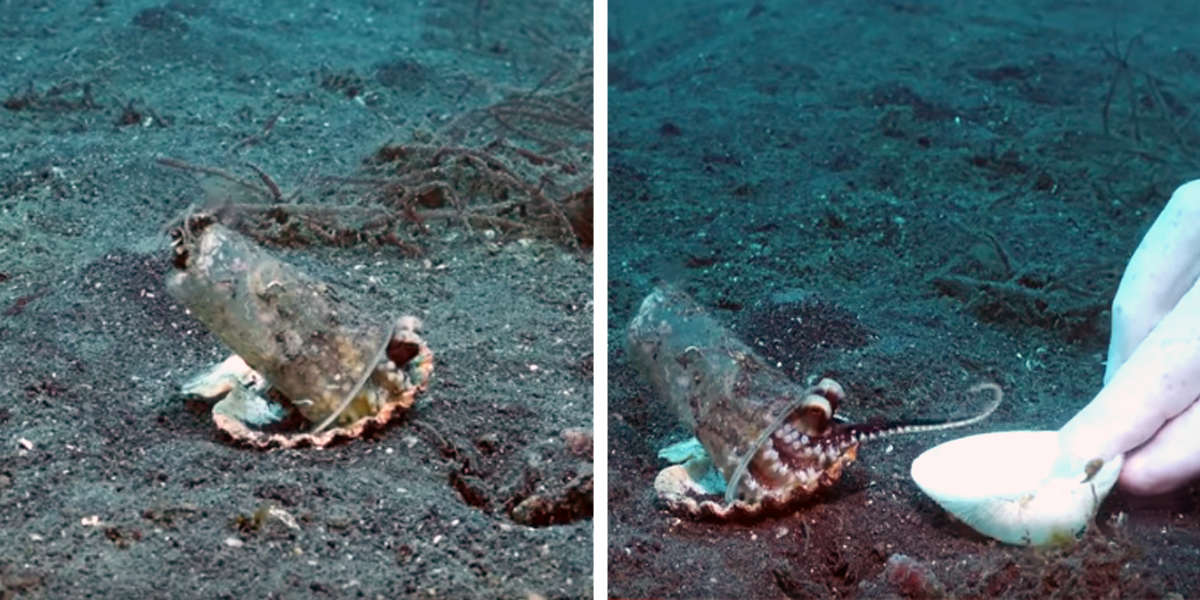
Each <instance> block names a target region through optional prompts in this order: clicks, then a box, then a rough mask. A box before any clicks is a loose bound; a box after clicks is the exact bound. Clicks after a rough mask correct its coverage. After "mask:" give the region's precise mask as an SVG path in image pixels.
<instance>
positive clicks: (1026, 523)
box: [912, 431, 1123, 546]
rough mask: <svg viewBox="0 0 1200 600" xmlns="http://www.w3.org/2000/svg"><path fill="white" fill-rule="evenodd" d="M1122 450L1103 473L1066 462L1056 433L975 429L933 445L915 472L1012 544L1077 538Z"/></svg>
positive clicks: (939, 497) (944, 501)
mask: <svg viewBox="0 0 1200 600" xmlns="http://www.w3.org/2000/svg"><path fill="white" fill-rule="evenodd" d="M1122 462H1123V457H1122V456H1117V457H1115V458H1113V459H1112V460H1109V461H1106V462H1105V463H1103V465H1101V466H1100V468H1099V470H1098V471H1096V472H1095V473H1093V474H1091V475H1090V476H1089V474H1088V473H1087V472H1086V470H1085V469H1084V468H1083V466H1080V465H1077V464H1074V465H1072V466H1065V465H1068V464H1069V462H1068V461H1065V460H1060V449H1059V443H1058V432H1056V431H1001V432H995V433H985V434H980V435H972V436H967V437H964V438H959V439H956V440H951V441H949V442H946V443H944V444H941V445H938V446H935V447H933V448H931V449H929V450H926V451H925V452H924V453H922V454H921V455H920V456H918V457H917V458H916V460H914V461H913V463H912V478H913V481H915V482H916V484H917V486H918V487H920V488H921V490H922V491H923V492H925V493H926V494H927V495H929V497H930V498H933V500H934V501H935V502H937V503H938V504H939V505H940V506H941V507H942V508H944V509H946V511H947V512H949V513H950V514H952V515H954V516H956V517H958V518H959V519H961V520H962V521H963V522H964V523H966V524H967V525H970V526H971V527H972V528H974V529H975V530H976V531H978V532H980V533H982V534H984V535H986V536H989V537H992V538H995V539H997V540H1000V541H1002V542H1005V543H1008V544H1019V545H1030V546H1043V545H1047V544H1059V543H1063V542H1064V541H1070V540H1073V539H1075V536H1076V535H1077V534H1079V533H1080V532H1081V531H1083V529H1084V528H1085V527H1086V526H1087V523H1088V522H1089V521H1090V520H1091V519H1092V517H1093V516H1095V514H1096V509H1097V508H1099V506H1100V502H1102V501H1103V500H1104V497H1105V496H1106V495H1108V492H1109V491H1110V490H1111V489H1112V487H1113V484H1115V483H1116V481H1117V475H1119V474H1120V472H1121V463H1122Z"/></svg>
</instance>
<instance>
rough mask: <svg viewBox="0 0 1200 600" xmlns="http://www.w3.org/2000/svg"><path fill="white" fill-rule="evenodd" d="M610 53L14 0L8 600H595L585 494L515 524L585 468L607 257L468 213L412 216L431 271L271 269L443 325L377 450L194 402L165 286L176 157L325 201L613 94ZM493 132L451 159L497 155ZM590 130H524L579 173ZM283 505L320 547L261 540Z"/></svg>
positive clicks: (307, 262)
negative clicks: (322, 181) (220, 424)
mask: <svg viewBox="0 0 1200 600" xmlns="http://www.w3.org/2000/svg"><path fill="white" fill-rule="evenodd" d="M591 39H592V38H591V6H590V2H559V1H550V0H545V1H543V0H529V1H527V2H474V1H467V0H461V1H428V2H374V1H357V0H349V1H346V2H337V3H296V2H269V3H239V2H227V1H221V0H212V1H209V0H195V1H192V0H181V1H173V2H169V3H166V4H156V3H154V2H105V1H96V2H82V1H81V2H8V1H5V2H0V50H2V51H0V57H2V61H3V65H4V68H3V69H0V96H2V97H3V98H4V100H5V103H4V107H3V108H0V132H2V133H0V597H2V598H6V599H7V598H13V597H19V598H25V597H28V598H43V597H44V598H355V597H361V598H397V597H429V598H468V597H480V598H500V597H545V598H563V597H572V598H574V597H587V596H590V595H591V590H592V578H591V573H592V570H591V553H592V550H591V548H592V544H591V539H592V532H591V529H592V523H591V520H590V518H589V515H590V512H587V513H586V514H585V513H584V507H583V505H582V503H581V502H580V503H577V505H576V506H574V507H573V508H574V509H577V510H576V512H575V513H574V514H573V517H572V518H571V519H570V520H569V522H566V523H562V524H557V525H552V526H546V527H530V526H526V525H522V524H518V523H516V522H514V521H513V520H512V519H511V518H509V516H508V509H509V508H511V507H512V506H513V504H515V503H516V502H517V501H520V500H521V499H523V498H527V497H529V496H530V495H532V494H542V495H544V497H547V498H554V497H556V495H561V494H563V493H565V492H567V491H569V490H576V491H579V490H582V489H583V487H582V485H581V482H584V481H587V480H588V478H590V476H591V475H590V473H591V464H590V455H589V452H588V451H586V449H583V448H575V450H578V452H572V450H571V448H568V447H567V444H566V442H565V441H564V439H563V436H562V434H563V432H564V431H566V430H583V431H584V432H590V429H591V415H592V404H593V403H592V369H591V358H592V357H591V352H592V345H591V340H592V336H591V332H592V288H591V271H592V268H591V255H590V251H589V250H586V249H585V250H577V249H573V248H571V247H570V245H569V244H563V243H560V241H558V240H552V239H549V238H548V237H547V236H542V235H524V234H519V233H518V234H505V233H501V234H500V235H492V234H494V233H496V232H495V231H492V232H489V231H486V229H487V228H486V227H472V228H471V230H470V231H468V230H467V228H465V227H462V226H459V225H457V224H448V223H446V222H445V221H444V220H443V221H438V222H434V221H429V222H425V223H424V225H425V231H424V232H422V231H419V230H420V229H421V227H420V226H419V225H417V224H415V223H413V222H409V221H403V222H402V223H400V224H399V225H398V226H397V234H398V235H399V236H400V238H401V239H403V240H405V241H406V242H408V243H410V244H411V245H413V246H416V247H419V248H420V249H421V250H422V251H423V254H422V255H421V256H418V257H412V256H408V255H406V254H405V253H404V252H401V251H400V250H399V249H398V248H397V247H395V246H387V245H379V244H350V245H348V246H346V247H336V246H331V245H325V244H312V245H308V246H305V247H300V248H295V249H289V250H277V251H278V252H279V253H280V254H281V255H282V256H283V257H284V258H285V259H286V260H289V261H291V262H293V263H296V264H298V265H300V266H301V267H302V268H304V269H305V270H307V271H308V272H309V273H311V274H313V275H316V276H318V277H320V278H322V279H325V280H327V281H330V282H332V283H334V284H335V285H339V286H342V287H343V288H345V289H350V290H353V291H355V292H356V293H357V295H358V296H361V298H362V302H363V303H364V305H365V306H366V307H367V308H368V309H369V310H372V311H376V312H378V314H380V315H388V314H392V315H395V314H415V315H417V316H419V317H420V318H421V319H423V321H424V323H425V336H426V339H427V340H428V342H429V345H430V346H431V347H432V349H433V351H434V353H435V354H436V357H437V362H438V366H437V370H436V372H435V376H434V383H433V385H432V387H431V388H430V390H429V391H428V392H427V393H426V394H424V395H423V396H421V397H420V398H419V399H418V402H417V405H416V406H415V409H414V410H413V411H412V413H411V414H410V415H408V416H407V418H405V419H401V420H399V421H398V422H394V423H393V424H392V425H391V426H390V427H387V428H385V429H383V430H382V431H376V432H374V433H372V434H370V435H369V436H368V438H367V439H363V440H354V441H350V442H347V443H344V444H341V445H338V446H336V447H333V448H328V449H324V450H314V449H299V450H287V451H279V450H276V451H268V452H263V451H257V450H252V449H247V448H244V447H241V446H239V445H238V444H235V443H233V442H232V441H231V440H230V439H228V438H227V437H226V436H224V435H222V434H220V433H219V432H218V431H217V430H216V429H215V428H214V427H213V425H212V423H211V422H210V419H209V415H208V406H207V405H205V404H204V403H202V402H199V401H195V400H185V399H182V398H179V397H177V395H176V390H177V389H178V386H179V384H180V383H181V382H182V381H184V380H185V379H187V378H188V377H189V376H191V375H193V374H194V373H196V372H197V371H200V370H201V369H203V368H205V367H207V366H209V365H210V364H212V363H214V362H215V361H217V360H219V359H221V358H223V357H224V356H225V355H226V354H227V351H226V350H225V349H224V348H222V347H221V345H220V343H219V342H218V341H217V340H216V338H215V337H213V336H212V335H211V334H210V333H208V332H207V331H205V329H204V327H203V326H202V325H200V324H199V323H197V322H196V321H194V320H192V319H191V318H190V317H188V316H186V315H185V314H184V312H183V309H182V307H181V306H179V305H178V304H177V303H176V302H175V301H173V300H172V299H171V298H170V297H169V296H168V295H167V294H166V293H165V290H164V288H163V280H164V276H165V274H166V272H167V270H168V268H169V266H170V259H171V255H170V252H169V250H168V249H167V247H166V241H165V238H164V237H163V236H162V232H163V229H164V226H165V225H166V223H167V222H168V221H169V220H170V219H171V218H172V217H174V216H177V215H178V214H180V213H181V211H183V210H184V209H185V208H187V207H188V206H189V205H192V204H200V203H203V201H204V200H203V197H204V194H205V191H204V190H205V189H209V191H210V192H211V189H212V188H205V185H207V183H206V179H207V178H202V177H200V176H198V175H197V174H196V173H191V172H184V171H178V170H173V169H167V168H164V167H163V166H161V165H159V164H157V163H156V162H155V158H156V157H160V156H171V157H176V158H179V159H183V160H186V161H190V162H192V163H196V164H200V165H205V166H209V167H216V168H222V169H228V170H231V171H233V172H235V173H237V175H238V176H240V177H243V178H248V179H251V180H254V181H258V180H257V179H256V177H255V175H254V172H253V171H251V170H249V169H248V168H247V167H246V166H245V163H253V164H255V165H257V166H259V167H261V168H262V169H263V170H264V171H265V172H267V173H270V174H271V176H273V178H274V179H275V180H276V181H278V182H279V186H280V187H281V188H282V189H283V191H284V192H285V193H288V194H290V193H291V192H292V190H296V189H302V190H303V191H305V192H309V191H312V190H315V189H316V188H318V187H319V186H318V185H317V184H316V183H314V182H315V181H318V180H317V179H315V177H316V176H353V175H355V174H356V173H357V172H358V170H359V168H360V165H361V162H362V161H363V159H365V158H367V157H369V156H371V155H372V154H374V153H375V151H376V150H377V149H379V148H380V146H381V145H383V144H384V143H387V142H392V143H405V142H408V141H409V140H413V139H419V140H421V141H423V142H427V143H436V142H438V141H441V140H440V139H439V137H438V136H439V135H441V133H440V132H442V131H443V128H444V126H445V125H446V124H447V123H452V122H454V119H455V117H456V116H459V115H463V114H471V111H478V110H481V109H486V108H487V107H489V106H494V105H496V104H497V103H500V102H503V101H504V100H505V99H506V98H512V97H514V96H520V95H521V94H524V93H528V94H529V96H530V97H533V96H535V95H536V94H540V93H543V92H544V90H539V89H538V86H539V85H540V84H542V83H544V82H546V81H549V80H551V79H554V80H555V81H561V80H562V79H563V77H562V76H561V74H563V73H567V74H571V73H574V76H575V77H576V81H579V80H582V79H583V78H590V68H591ZM556 74H558V75H556ZM555 85H557V84H555ZM522 97H523V96H522ZM586 98H587V105H586V106H581V107H577V108H581V109H583V110H586V111H590V94H587V95H586ZM275 115H278V119H277V120H274V125H273V127H271V128H270V132H269V134H267V135H266V136H262V134H263V132H264V130H266V129H267V123H269V122H271V121H272V118H273V117H274V116H275ZM588 120H589V121H590V118H589V119H588ZM474 124H475V125H478V127H477V128H476V129H475V130H471V131H468V132H466V134H462V135H459V137H458V138H457V139H456V140H455V141H456V142H457V143H459V144H462V145H469V146H477V145H479V144H483V143H486V142H487V141H488V140H489V139H494V138H495V137H496V136H497V135H503V134H504V132H503V131H501V129H502V128H501V127H499V126H497V125H496V123H494V122H493V123H490V124H489V123H474ZM562 124H563V123H558V125H562ZM568 125H569V124H568ZM489 127H490V129H489ZM468 129H469V127H468ZM568 129H569V128H568ZM584 129H585V130H583V131H576V130H570V131H567V133H568V134H569V137H570V139H569V140H565V141H567V142H569V144H568V150H566V151H561V152H559V151H555V152H552V151H551V150H547V149H546V148H544V147H540V146H539V145H538V143H536V142H532V141H529V140H526V139H522V138H521V136H519V135H509V136H508V138H509V141H510V142H511V143H512V144H514V145H519V146H524V147H525V148H526V149H529V150H531V151H536V152H542V153H547V154H550V155H551V156H555V157H564V156H565V157H566V158H562V160H564V161H566V160H570V161H572V163H573V164H575V165H578V166H579V168H580V169H581V170H580V171H579V172H578V174H579V175H580V177H582V178H585V179H586V177H587V174H589V173H590V164H591V163H590V141H589V140H590V133H589V132H590V128H584ZM559 131H563V129H561V128H560V130H559ZM415 132H417V133H415ZM460 133H461V132H460ZM509 133H512V132H509ZM255 135H259V136H262V137H261V139H259V140H258V141H257V142H256V143H250V144H241V145H239V143H240V142H241V141H243V140H246V139H247V138H249V137H251V136H255ZM489 136H490V137H489ZM557 150H562V149H561V148H558V149H557ZM460 193H462V194H463V195H464V196H466V195H469V193H468V192H464V191H463V190H460ZM347 194H350V192H345V191H344V193H343V197H344V196H345V195H347ZM210 199H211V198H210ZM311 200H312V198H311V197H310V195H309V194H307V193H306V194H302V195H301V196H299V200H298V201H300V202H306V201H311ZM323 201H326V202H328V201H329V200H328V198H325V199H324V200H323ZM413 421H417V422H419V423H418V424H414V423H413ZM588 435H590V433H588ZM576 441H578V440H576ZM451 482H456V483H455V484H453V485H452V483H451ZM467 500H470V503H468V502H467ZM587 502H588V504H587V507H586V509H587V510H588V511H590V497H589V498H588V499H587ZM271 507H273V508H275V509H277V510H281V511H283V512H286V513H287V514H288V515H290V516H291V518H292V519H294V521H295V525H296V527H295V528H292V527H289V526H288V525H287V523H286V522H285V521H286V519H283V518H267V519H266V520H265V521H263V522H261V523H259V524H258V525H259V526H258V527H257V528H255V527H253V523H251V525H250V526H247V525H246V520H247V518H249V520H250V521H253V515H254V514H255V513H256V512H259V514H260V515H261V514H265V511H266V510H267V509H269V508H271ZM239 522H240V523H241V526H239Z"/></svg>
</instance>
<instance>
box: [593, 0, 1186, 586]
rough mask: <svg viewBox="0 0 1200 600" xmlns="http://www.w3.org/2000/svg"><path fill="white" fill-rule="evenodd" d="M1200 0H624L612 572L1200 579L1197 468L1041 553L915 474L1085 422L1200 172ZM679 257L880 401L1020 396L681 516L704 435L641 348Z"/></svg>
mask: <svg viewBox="0 0 1200 600" xmlns="http://www.w3.org/2000/svg"><path fill="white" fill-rule="evenodd" d="M799 5H803V6H802V7H801V6H799ZM1109 5H1111V6H1109ZM1127 6H1128V7H1130V8H1129V9H1126V8H1125V7H1127ZM1198 6H1200V5H1197V4H1196V3H1194V2H1152V3H1139V4H1136V5H1134V4H1126V3H1106V2H1101V3H1095V2H1089V3H1068V4H1066V5H1064V4H1063V3H1060V2H1020V3H994V2H966V3H962V2H940V3H930V2H886V3H884V2H865V1H864V2H849V3H842V2H807V3H797V2H788V1H777V2H775V1H760V2H755V3H743V2H709V3H707V5H704V6H699V5H697V4H696V3H695V2H680V1H675V0H672V1H669V2H666V3H663V5H662V6H661V7H660V8H656V9H652V10H648V9H645V8H642V7H641V3H635V2H625V1H622V2H614V3H613V9H612V12H611V15H612V17H611V21H610V28H611V34H610V40H611V42H610V49H611V51H612V56H611V63H610V87H609V93H610V101H609V102H610V103H609V106H610V115H611V116H610V120H609V125H610V129H611V133H610V136H609V144H610V162H609V167H610V182H611V198H610V216H609V223H610V224H611V225H612V231H611V233H610V247H611V249H612V250H611V252H610V255H609V265H610V266H609V277H610V280H611V283H610V289H609V301H610V315H609V318H610V328H609V336H610V338H609V349H610V353H611V363H610V364H611V378H610V379H611V382H612V383H611V385H610V388H609V392H610V397H609V423H610V433H609V435H610V437H609V439H610V446H611V450H610V463H609V465H610V472H609V481H610V482H611V483H610V485H611V492H610V494H611V495H610V515H611V517H610V518H611V526H610V537H609V586H610V593H611V594H612V595H614V596H618V597H648V596H649V597H673V598H693V597H715V598H779V597H790V598H828V597H853V596H858V597H887V596H891V597H895V596H898V595H908V596H912V597H933V596H937V595H939V594H941V593H945V594H947V595H949V596H952V597H997V598H1010V597H1018V598H1019V597H1026V598H1044V597H1056V596H1057V597H1124V598H1141V597H1162V596H1164V595H1174V597H1177V598H1179V597H1184V598H1192V597H1197V596H1200V578H1198V577H1197V576H1196V573H1197V570H1196V569H1197V566H1196V565H1198V564H1200V509H1198V508H1197V499H1198V497H1200V493H1198V491H1197V488H1196V487H1195V486H1193V487H1191V488H1189V489H1185V490H1183V491H1181V492H1180V493H1178V494H1175V495H1172V496H1170V497H1167V498H1157V499H1149V500H1148V499H1138V498H1132V497H1129V496H1127V495H1125V494H1121V493H1115V494H1113V495H1112V496H1110V497H1109V499H1108V501H1106V502H1105V503H1104V505H1103V507H1102V509H1101V514H1100V517H1099V521H1100V522H1101V523H1102V526H1101V527H1099V528H1092V529H1091V531H1090V533H1089V534H1088V535H1087V537H1086V539H1085V540H1084V542H1083V543H1081V544H1079V545H1078V546H1076V547H1075V548H1074V549H1070V550H1061V551H1038V550H1029V549H1023V548H1014V547H1006V546H1002V545H999V544H997V543H994V542H991V541H988V540H987V539H984V538H982V537H980V536H978V535H976V534H974V533H972V532H971V531H970V530H968V529H966V528H965V527H964V526H962V525H960V524H957V523H954V522H952V521H951V519H950V518H949V517H947V516H946V514H945V513H944V512H943V511H941V510H940V509H939V508H938V507H937V506H936V505H935V504H934V503H933V502H932V501H930V500H929V499H927V498H926V497H924V496H923V495H922V494H921V493H920V491H919V490H918V489H917V488H916V486H915V485H914V484H913V483H912V482H911V480H910V479H909V476H908V469H909V464H910V463H911V461H912V459H913V458H914V457H916V455H917V454H918V453H919V452H920V451H922V450H923V449H925V448H928V447H931V446H932V445H934V444H936V443H939V442H942V441H945V440H948V439H951V438H953V437H957V436H961V435H965V434H969V433H975V432H981V431H989V430H1002V429H1024V428H1041V429H1045V428H1056V427H1058V426H1060V425H1061V424H1062V423H1063V422H1065V421H1066V419H1067V418H1069V417H1070V415H1072V414H1073V413H1074V412H1075V411H1076V410H1077V409H1078V408H1079V407H1080V406H1082V405H1083V404H1084V403H1085V402H1086V401H1087V400H1088V399H1089V398H1090V397H1091V395H1092V394H1094V393H1095V392H1096V390H1097V389H1098V387H1099V385H1100V380H1101V376H1102V372H1103V366H1102V362H1101V361H1102V360H1103V357H1104V350H1105V347H1106V345H1107V338H1108V324H1107V319H1108V312H1107V310H1108V303H1109V301H1110V299H1111V295H1112V293H1113V291H1114V290H1115V289H1116V284H1117V280H1118V278H1119V275H1120V272H1121V269H1122V267H1123V265H1124V263H1125V260H1126V259H1127V258H1128V256H1129V254H1130V253H1131V252H1132V251H1133V248H1134V247H1135V246H1136V244H1137V242H1138V240H1139V239H1140V236H1141V235H1142V233H1143V232H1144V231H1145V230H1146V228H1147V227H1149V225H1150V223H1151V221H1152V220H1153V218H1154V217H1155V215H1156V214H1157V212H1158V210H1159V209H1160V208H1161V207H1162V206H1163V204H1164V203H1165V201H1166V199H1167V197H1168V196H1169V194H1170V193H1171V191H1172V190H1173V189H1174V188H1175V187H1176V186H1177V185H1179V184H1180V183H1182V182H1184V181H1186V180H1188V179H1191V178H1195V177H1197V176H1198V175H1200V168H1198V166H1200V165H1198V162H1197V158H1196V157H1197V153H1196V149H1197V148H1200V122H1198V121H1197V118H1196V115H1195V111H1196V110H1197V107H1200V36H1197V35H1196V32H1195V27H1194V24H1195V23H1196V22H1198V19H1200V11H1198V8H1197V7H1198ZM1131 43H1132V46H1130V44H1131ZM1121 57H1124V58H1125V62H1124V63H1122V61H1121ZM1114 81H1115V82H1116V84H1115V86H1114ZM1110 89H1112V90H1113V92H1112V97H1111V98H1109V93H1110ZM1106 102H1107V104H1108V105H1109V108H1108V111H1107V113H1108V117H1107V132H1106V130H1105V127H1106V126H1105V116H1104V115H1105V112H1106V111H1105V108H1104V107H1105V105H1106ZM664 232H669V233H670V235H669V237H668V236H664V235H663V234H664ZM655 278H662V279H665V280H668V281H671V282H673V283H675V284H676V285H679V286H681V287H683V288H684V289H686V290H688V291H689V292H690V293H692V294H693V295H694V296H695V297H696V298H697V299H698V301H700V302H701V303H702V304H704V305H706V306H709V307H712V308H713V310H714V311H715V314H716V316H717V317H718V318H719V319H721V320H722V321H723V322H725V323H727V324H728V325H729V326H731V327H734V328H735V329H736V330H737V331H738V334H739V335H742V336H743V337H744V338H745V339H747V340H748V341H751V343H754V344H759V345H760V346H761V349H762V352H763V354H764V355H767V356H769V357H772V358H774V359H776V360H778V361H780V362H781V363H782V364H783V365H784V368H785V369H787V370H789V371H790V372H792V373H794V375H795V376H796V377H797V378H798V379H801V380H803V379H804V378H805V377H807V376H809V375H817V374H823V375H828V376H832V377H834V378H836V379H838V380H839V381H840V382H841V383H842V384H843V385H844V386H845V387H846V389H847V391H848V394H849V397H850V398H849V400H848V401H847V403H846V406H845V407H844V410H845V411H846V412H848V413H849V414H851V415H853V416H854V417H855V418H856V419H863V420H865V419H871V418H881V419H887V420H891V419H903V418H914V417H921V416H929V417H935V416H948V415H956V414H964V413H969V412H970V411H971V409H972V405H971V404H970V402H971V401H970V400H969V399H967V397H966V396H965V395H964V390H966V389H967V388H968V387H969V386H971V385H972V384H974V383H976V382H980V381H995V382H997V383H999V384H1000V385H1001V386H1002V387H1003V388H1004V389H1005V390H1006V392H1007V394H1008V396H1007V400H1006V402H1005V403H1004V404H1003V405H1002V406H1001V407H1000V409H999V410H998V411H997V412H996V414H994V415H993V416H992V417H991V418H990V419H989V420H987V421H985V422H984V423H983V424H980V425H977V426H974V427H971V428H968V429H965V430H957V431H951V432H944V433H938V434H932V435H918V436H907V437H896V438H890V439H887V440H881V441H879V442H876V443H868V444H866V445H864V446H863V447H862V448H861V449H860V452H859V462H858V463H856V464H854V465H853V466H852V467H851V468H849V469H848V471H847V472H846V473H845V475H844V477H843V479H842V480H841V481H840V482H839V483H838V484H837V485H836V486H835V488H834V489H833V490H832V491H831V492H830V493H828V494H825V495H823V496H822V497H820V498H817V499H815V500H814V501H813V502H811V503H810V504H808V505H804V506H801V507H799V508H798V510H797V511H796V512H795V514H791V515H787V516H782V517H773V518H767V519H764V520H761V521H758V522H754V523H749V524H728V523H711V522H695V521H692V520H688V519H682V520H681V519H679V518H676V517H675V516H674V515H671V514H668V513H667V512H666V511H665V510H664V509H663V508H662V506H661V505H660V504H658V503H657V502H656V501H655V498H654V495H653V491H652V489H651V483H652V481H653V477H654V475H655V473H656V472H657V470H658V469H659V468H661V467H662V466H663V465H662V464H661V463H660V461H658V460H657V459H656V456H655V454H656V451H657V450H658V449H659V448H661V447H662V446H664V445H666V444H668V443H670V442H674V441H677V440H680V439H682V438H684V437H685V436H687V435H688V434H689V432H686V431H683V430H682V429H681V428H680V427H679V426H678V425H677V424H676V422H675V420H674V418H673V417H672V416H671V415H670V414H669V412H668V411H667V410H666V408H665V406H664V405H663V404H662V403H661V402H660V401H659V400H657V399H656V398H654V397H651V395H650V393H649V390H648V389H647V388H646V387H645V385H644V384H643V382H641V381H640V379H639V377H638V376H637V374H636V373H635V372H634V369H633V368H632V367H631V366H630V365H629V364H628V363H627V360H626V354H625V352H624V349H623V343H624V342H623V336H624V328H625V326H626V324H627V323H628V321H629V319H630V317H631V316H632V312H633V310H634V309H635V307H636V306H637V303H638V302H640V301H641V299H642V298H643V297H644V296H645V294H647V293H648V292H649V291H650V289H651V287H652V284H653V281H654V279H655ZM976 402H977V401H976ZM889 559H891V560H892V561H893V564H895V565H897V566H896V567H895V568H892V569H887V568H885V564H886V563H887V562H888V560H889Z"/></svg>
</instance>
